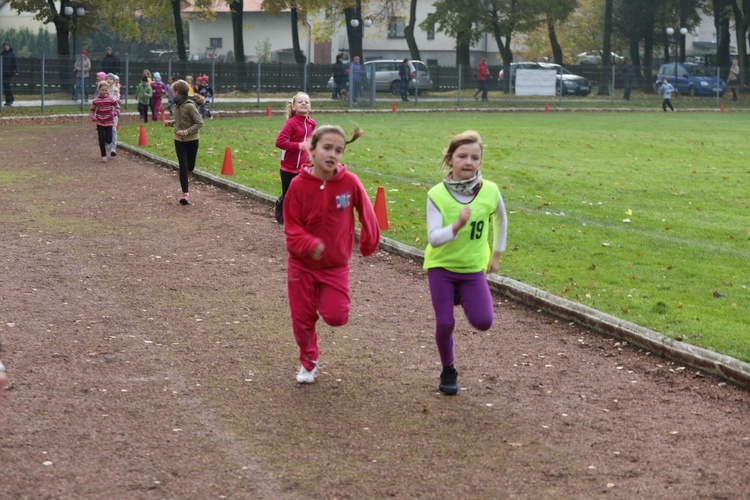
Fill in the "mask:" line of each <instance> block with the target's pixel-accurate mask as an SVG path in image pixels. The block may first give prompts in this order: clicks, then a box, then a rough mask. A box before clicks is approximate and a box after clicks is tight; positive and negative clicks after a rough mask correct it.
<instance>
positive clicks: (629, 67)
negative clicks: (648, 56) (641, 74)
mask: <svg viewBox="0 0 750 500" xmlns="http://www.w3.org/2000/svg"><path fill="white" fill-rule="evenodd" d="M635 76H636V67H635V66H633V60H632V59H628V60H627V62H626V63H625V66H623V67H622V80H623V82H624V83H625V93H624V94H623V96H622V98H623V99H625V100H626V101H629V100H630V91H631V90H632V89H633V79H634V78H635Z"/></svg>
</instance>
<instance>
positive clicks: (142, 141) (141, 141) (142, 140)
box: [138, 125, 148, 147]
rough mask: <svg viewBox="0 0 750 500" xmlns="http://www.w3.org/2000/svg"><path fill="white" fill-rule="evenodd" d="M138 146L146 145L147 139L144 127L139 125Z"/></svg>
mask: <svg viewBox="0 0 750 500" xmlns="http://www.w3.org/2000/svg"><path fill="white" fill-rule="evenodd" d="M138 146H139V147H140V146H148V139H146V129H145V128H143V125H141V132H140V134H139V135H138Z"/></svg>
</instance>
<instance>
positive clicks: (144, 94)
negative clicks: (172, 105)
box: [135, 76, 154, 123]
mask: <svg viewBox="0 0 750 500" xmlns="http://www.w3.org/2000/svg"><path fill="white" fill-rule="evenodd" d="M153 95H154V91H153V89H152V88H151V85H149V84H148V77H146V76H144V77H142V78H141V84H140V85H138V86H137V87H136V88H135V100H136V101H137V102H138V112H139V113H140V114H141V118H143V123H148V111H149V107H148V105H149V103H150V102H151V96H153Z"/></svg>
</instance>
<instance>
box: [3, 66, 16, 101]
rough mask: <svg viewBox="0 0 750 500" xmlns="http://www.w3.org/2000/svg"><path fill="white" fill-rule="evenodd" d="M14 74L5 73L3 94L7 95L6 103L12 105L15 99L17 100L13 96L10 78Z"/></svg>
mask: <svg viewBox="0 0 750 500" xmlns="http://www.w3.org/2000/svg"><path fill="white" fill-rule="evenodd" d="M11 77H12V75H11V74H7V73H6V74H4V75H3V94H4V95H5V105H6V106H10V105H11V104H13V101H14V100H15V99H14V97H13V92H12V91H11V90H10V79H11Z"/></svg>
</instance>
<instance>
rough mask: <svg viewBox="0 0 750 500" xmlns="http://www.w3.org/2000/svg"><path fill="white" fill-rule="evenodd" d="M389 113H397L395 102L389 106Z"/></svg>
mask: <svg viewBox="0 0 750 500" xmlns="http://www.w3.org/2000/svg"><path fill="white" fill-rule="evenodd" d="M391 113H398V108H396V103H395V102H394V103H393V107H392V108H391Z"/></svg>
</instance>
